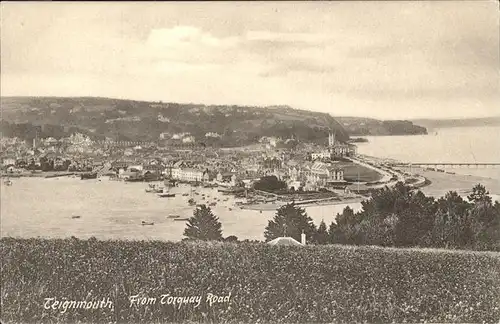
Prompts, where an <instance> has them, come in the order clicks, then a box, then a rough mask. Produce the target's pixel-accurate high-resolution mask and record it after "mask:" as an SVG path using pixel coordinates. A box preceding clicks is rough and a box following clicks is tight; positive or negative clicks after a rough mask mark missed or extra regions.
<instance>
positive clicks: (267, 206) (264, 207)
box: [239, 197, 369, 211]
mask: <svg viewBox="0 0 500 324" xmlns="http://www.w3.org/2000/svg"><path fill="white" fill-rule="evenodd" d="M366 199H369V198H368V197H355V198H351V199H344V200H335V201H320V202H315V203H304V204H301V203H300V202H298V203H296V205H297V206H298V207H318V206H337V205H346V204H356V203H360V202H362V201H364V200H366ZM286 204H287V203H286V202H280V203H262V204H251V205H242V206H239V208H240V209H243V210H255V211H269V210H277V209H278V208H280V207H281V206H284V205H286Z"/></svg>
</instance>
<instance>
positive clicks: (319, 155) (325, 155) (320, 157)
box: [311, 150, 332, 161]
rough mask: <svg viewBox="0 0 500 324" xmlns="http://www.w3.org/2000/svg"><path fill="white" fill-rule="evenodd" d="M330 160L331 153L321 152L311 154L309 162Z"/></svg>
mask: <svg viewBox="0 0 500 324" xmlns="http://www.w3.org/2000/svg"><path fill="white" fill-rule="evenodd" d="M331 158H332V153H331V152H330V151H328V150H325V151H322V152H314V153H311V160H312V161H315V160H323V159H331Z"/></svg>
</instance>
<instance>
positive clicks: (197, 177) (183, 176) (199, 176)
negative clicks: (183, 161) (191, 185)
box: [170, 167, 203, 182]
mask: <svg viewBox="0 0 500 324" xmlns="http://www.w3.org/2000/svg"><path fill="white" fill-rule="evenodd" d="M170 177H171V178H172V179H174V180H179V181H186V182H201V181H203V171H201V170H197V169H193V168H175V167H174V168H172V169H171V170H170Z"/></svg>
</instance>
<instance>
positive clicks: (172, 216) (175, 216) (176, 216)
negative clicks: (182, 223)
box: [168, 215, 181, 218]
mask: <svg viewBox="0 0 500 324" xmlns="http://www.w3.org/2000/svg"><path fill="white" fill-rule="evenodd" d="M179 217H181V216H179V215H168V218H179Z"/></svg>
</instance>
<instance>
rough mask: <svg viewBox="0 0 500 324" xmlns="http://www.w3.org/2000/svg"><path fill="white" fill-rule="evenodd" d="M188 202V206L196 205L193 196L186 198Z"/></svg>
mask: <svg viewBox="0 0 500 324" xmlns="http://www.w3.org/2000/svg"><path fill="white" fill-rule="evenodd" d="M188 204H189V205H190V206H193V205H196V201H194V199H193V198H191V199H189V200H188Z"/></svg>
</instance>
